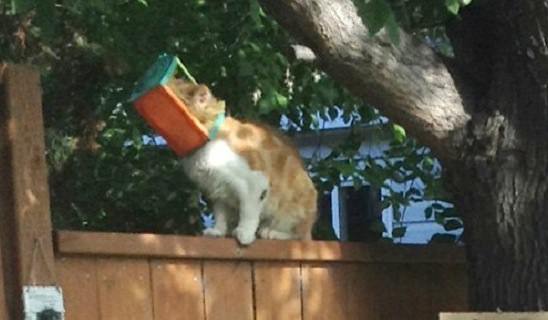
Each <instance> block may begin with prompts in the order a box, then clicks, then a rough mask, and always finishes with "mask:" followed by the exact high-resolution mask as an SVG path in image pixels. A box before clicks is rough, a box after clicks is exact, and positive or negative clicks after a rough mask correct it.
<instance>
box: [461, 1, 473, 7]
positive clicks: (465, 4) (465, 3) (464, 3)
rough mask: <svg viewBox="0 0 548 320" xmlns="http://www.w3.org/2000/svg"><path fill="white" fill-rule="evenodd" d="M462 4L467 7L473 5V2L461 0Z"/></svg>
mask: <svg viewBox="0 0 548 320" xmlns="http://www.w3.org/2000/svg"><path fill="white" fill-rule="evenodd" d="M460 2H461V3H462V5H463V6H467V5H469V4H470V3H472V0H460Z"/></svg>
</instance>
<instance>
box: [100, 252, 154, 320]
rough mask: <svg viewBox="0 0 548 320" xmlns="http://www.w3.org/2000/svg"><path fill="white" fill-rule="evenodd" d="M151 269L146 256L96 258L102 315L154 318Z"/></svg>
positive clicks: (125, 318) (126, 319)
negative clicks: (134, 257)
mask: <svg viewBox="0 0 548 320" xmlns="http://www.w3.org/2000/svg"><path fill="white" fill-rule="evenodd" d="M149 275H150V270H149V264H148V261H146V260H136V259H113V258H110V259H99V260H98V262H97V280H98V285H99V306H100V312H101V319H109V320H110V319H112V320H118V319H120V320H141V319H142V320H151V319H153V311H152V295H151V288H150V277H149Z"/></svg>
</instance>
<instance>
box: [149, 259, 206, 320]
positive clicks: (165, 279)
mask: <svg viewBox="0 0 548 320" xmlns="http://www.w3.org/2000/svg"><path fill="white" fill-rule="evenodd" d="M150 268H151V271H152V272H151V274H152V294H153V301H154V320H184V319H193V320H203V319H205V317H204V296H203V281H202V268H201V263H200V261H188V260H153V261H151V263H150Z"/></svg>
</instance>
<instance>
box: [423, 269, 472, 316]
mask: <svg viewBox="0 0 548 320" xmlns="http://www.w3.org/2000/svg"><path fill="white" fill-rule="evenodd" d="M467 280H468V277H467V275H466V267H465V266H464V265H463V264H439V265H437V266H436V268H435V269H434V270H433V272H432V274H431V279H430V283H431V286H432V294H433V302H432V305H433V306H434V308H435V309H434V311H435V312H459V311H460V312H462V311H466V310H468V291H467V290H468V282H467Z"/></svg>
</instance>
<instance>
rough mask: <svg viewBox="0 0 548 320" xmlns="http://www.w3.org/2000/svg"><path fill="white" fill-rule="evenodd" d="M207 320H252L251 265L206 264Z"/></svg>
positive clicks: (218, 262)
mask: <svg viewBox="0 0 548 320" xmlns="http://www.w3.org/2000/svg"><path fill="white" fill-rule="evenodd" d="M203 268H204V271H203V272H204V284H205V306H206V319H207V320H225V319H238V320H253V296H252V292H253V288H252V278H251V264H250V263H249V262H244V261H241V262H230V261H222V262H221V261H204V262H203Z"/></svg>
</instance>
